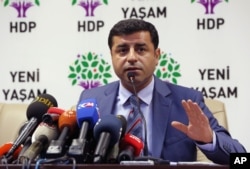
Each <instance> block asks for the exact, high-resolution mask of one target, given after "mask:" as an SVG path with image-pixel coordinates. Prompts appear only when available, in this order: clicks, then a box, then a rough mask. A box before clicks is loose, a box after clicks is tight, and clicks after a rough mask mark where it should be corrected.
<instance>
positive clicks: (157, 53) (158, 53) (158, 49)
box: [155, 48, 161, 65]
mask: <svg viewBox="0 0 250 169" xmlns="http://www.w3.org/2000/svg"><path fill="white" fill-rule="evenodd" d="M160 55H161V49H160V48H157V49H155V59H156V65H158V61H159V59H160Z"/></svg>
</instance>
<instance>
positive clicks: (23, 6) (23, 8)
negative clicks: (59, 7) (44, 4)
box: [3, 0, 40, 18]
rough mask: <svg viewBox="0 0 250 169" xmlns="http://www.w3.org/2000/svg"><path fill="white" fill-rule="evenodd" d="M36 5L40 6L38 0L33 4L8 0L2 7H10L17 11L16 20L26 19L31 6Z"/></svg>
mask: <svg viewBox="0 0 250 169" xmlns="http://www.w3.org/2000/svg"><path fill="white" fill-rule="evenodd" d="M34 5H37V6H40V1H39V0H34V3H32V2H31V1H28V0H15V1H14V2H10V0H4V2H3V6H4V7H6V6H10V7H12V8H14V9H15V10H16V11H17V17H18V18H26V16H27V15H26V13H27V10H28V9H30V8H31V7H32V6H34Z"/></svg>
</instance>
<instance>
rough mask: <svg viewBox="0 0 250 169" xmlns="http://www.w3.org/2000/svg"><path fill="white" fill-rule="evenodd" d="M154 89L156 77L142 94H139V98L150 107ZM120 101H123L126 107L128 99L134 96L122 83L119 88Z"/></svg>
mask: <svg viewBox="0 0 250 169" xmlns="http://www.w3.org/2000/svg"><path fill="white" fill-rule="evenodd" d="M153 89H154V76H153V78H152V80H151V82H150V83H149V84H148V85H147V86H146V87H145V88H144V89H142V90H141V91H140V92H138V93H137V94H138V97H139V98H140V99H141V100H142V101H143V103H145V104H147V105H149V104H150V103H151V100H152V96H153V95H152V93H153ZM118 94H119V100H120V101H121V104H122V105H124V104H125V103H126V101H127V100H128V98H129V97H130V96H131V95H132V93H131V92H130V91H128V90H127V89H126V88H125V87H124V86H123V85H122V83H121V81H120V87H119V91H118Z"/></svg>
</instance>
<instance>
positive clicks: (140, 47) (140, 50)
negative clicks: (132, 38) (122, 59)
mask: <svg viewBox="0 0 250 169" xmlns="http://www.w3.org/2000/svg"><path fill="white" fill-rule="evenodd" d="M136 51H137V52H138V53H144V52H145V51H146V48H145V47H144V46H138V47H137V48H136Z"/></svg>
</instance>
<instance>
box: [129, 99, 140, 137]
mask: <svg viewBox="0 0 250 169" xmlns="http://www.w3.org/2000/svg"><path fill="white" fill-rule="evenodd" d="M129 103H130V105H131V107H132V110H131V111H130V112H129V115H128V119H127V122H128V123H127V125H128V126H127V132H128V133H130V134H132V135H134V136H136V137H138V138H140V139H141V140H142V141H143V135H142V126H143V121H142V117H141V114H140V109H139V107H138V104H139V100H138V101H137V97H136V96H135V95H131V96H130V97H129Z"/></svg>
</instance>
